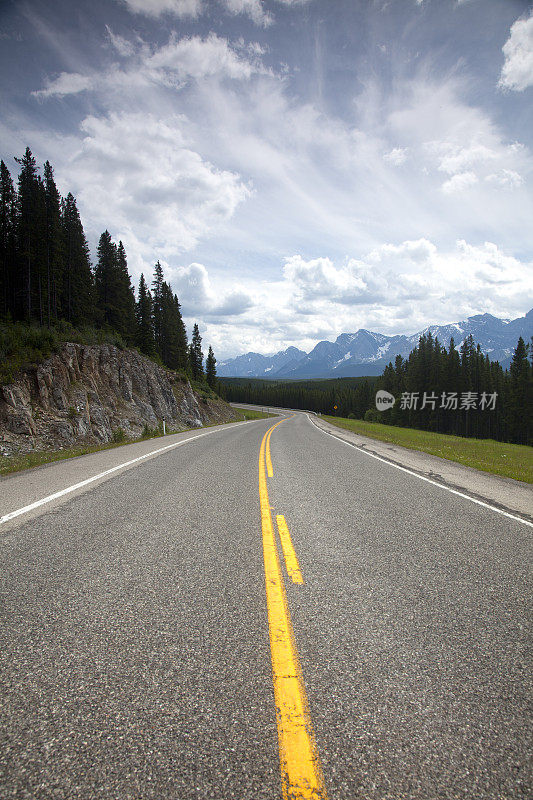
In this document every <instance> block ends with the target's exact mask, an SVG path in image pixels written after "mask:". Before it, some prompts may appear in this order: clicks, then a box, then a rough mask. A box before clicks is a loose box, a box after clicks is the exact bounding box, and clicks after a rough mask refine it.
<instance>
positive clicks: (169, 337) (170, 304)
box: [160, 281, 187, 370]
mask: <svg viewBox="0 0 533 800" xmlns="http://www.w3.org/2000/svg"><path fill="white" fill-rule="evenodd" d="M160 293H161V301H160V354H161V360H162V361H163V364H165V366H167V367H169V368H170V369H179V370H186V369H187V334H186V331H185V325H184V324H183V319H182V317H181V312H180V305H179V302H178V298H177V297H176V295H175V294H173V293H172V289H171V287H170V284H168V283H166V282H165V281H163V283H162V285H161V290H160Z"/></svg>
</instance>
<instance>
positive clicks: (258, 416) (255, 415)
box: [233, 408, 278, 419]
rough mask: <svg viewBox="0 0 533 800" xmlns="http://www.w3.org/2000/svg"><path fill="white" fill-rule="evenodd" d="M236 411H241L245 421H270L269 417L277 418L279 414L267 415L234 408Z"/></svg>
mask: <svg viewBox="0 0 533 800" xmlns="http://www.w3.org/2000/svg"><path fill="white" fill-rule="evenodd" d="M233 410H234V411H239V412H240V413H241V414H242V418H243V419H268V417H277V416H278V415H277V414H267V413H266V412H265V411H253V410H252V409H251V408H234V409H233Z"/></svg>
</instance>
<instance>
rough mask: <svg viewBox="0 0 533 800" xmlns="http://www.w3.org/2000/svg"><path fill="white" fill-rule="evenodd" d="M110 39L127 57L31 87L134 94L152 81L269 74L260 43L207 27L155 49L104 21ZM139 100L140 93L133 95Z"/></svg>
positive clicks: (46, 92)
mask: <svg viewBox="0 0 533 800" xmlns="http://www.w3.org/2000/svg"><path fill="white" fill-rule="evenodd" d="M106 29H107V35H108V39H109V41H110V43H111V45H112V46H113V48H114V49H115V50H116V51H117V52H118V53H119V55H120V56H121V57H123V58H126V59H127V63H126V64H125V65H123V66H118V65H117V64H115V63H113V64H111V66H108V67H107V68H106V69H104V70H102V71H101V72H99V73H92V74H91V75H80V74H78V73H67V72H63V73H61V75H60V76H59V77H58V78H56V79H55V80H52V81H48V82H47V83H46V85H45V87H44V89H39V90H38V91H35V92H32V94H33V95H34V96H35V97H38V98H40V99H44V98H48V97H54V96H61V97H65V96H67V95H71V94H78V93H79V92H82V91H85V90H92V91H99V92H108V91H119V92H123V91H124V90H125V89H132V90H133V91H135V93H136V95H138V93H139V92H140V91H142V89H143V88H146V89H148V88H149V87H150V85H154V84H157V85H161V86H164V87H167V88H170V89H174V90H179V89H181V88H183V87H184V86H185V85H186V84H187V83H188V82H189V81H201V80H204V79H209V78H218V79H220V80H222V79H225V78H228V79H230V80H249V79H250V78H251V77H252V76H253V75H259V74H269V70H267V69H266V68H265V67H264V66H263V64H262V61H261V57H262V55H263V54H264V52H265V51H264V48H262V47H261V45H259V44H257V43H253V42H252V43H250V44H249V45H247V46H246V47H244V46H242V45H241V44H239V43H238V44H236V45H235V46H232V45H231V44H230V43H229V42H228V40H227V39H224V38H222V37H220V36H217V34H215V33H210V34H209V35H208V36H206V37H201V36H185V37H182V38H178V37H177V36H176V34H175V33H172V34H171V35H170V37H169V41H168V42H167V44H165V45H162V46H161V47H158V48H156V49H154V50H151V48H150V47H149V46H148V45H147V44H146V43H145V42H143V41H142V40H141V39H138V38H137V39H136V41H134V42H132V41H130V40H128V39H125V38H124V37H122V36H117V35H116V34H114V33H113V31H112V30H111V29H110V28H109V27H108V26H106ZM136 101H137V102H138V97H136Z"/></svg>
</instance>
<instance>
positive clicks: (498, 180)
mask: <svg viewBox="0 0 533 800" xmlns="http://www.w3.org/2000/svg"><path fill="white" fill-rule="evenodd" d="M485 180H486V181H488V182H489V183H492V184H495V185H496V186H501V187H503V188H508V189H517V188H518V187H519V186H522V184H523V183H524V179H523V177H522V176H521V175H519V174H518V172H515V171H514V170H512V169H502V171H501V172H498V173H493V174H491V175H487V177H486V178H485Z"/></svg>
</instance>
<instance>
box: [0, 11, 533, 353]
mask: <svg viewBox="0 0 533 800" xmlns="http://www.w3.org/2000/svg"><path fill="white" fill-rule="evenodd" d="M0 92H1V94H0V102H1V107H2V115H1V118H0V157H2V158H3V160H4V161H5V163H6V164H7V166H8V167H9V169H10V170H11V173H12V175H13V177H14V179H15V178H16V175H17V164H16V163H15V161H14V156H20V155H22V153H23V152H24V150H25V148H26V147H27V146H28V147H30V149H31V150H32V152H33V154H34V155H35V157H36V159H37V161H38V163H39V164H40V165H42V164H43V163H44V161H46V160H47V159H48V160H49V161H50V162H51V164H52V166H53V167H54V170H55V176H56V181H57V184H58V188H59V190H60V192H61V193H62V194H63V195H66V194H67V193H68V192H69V191H70V192H72V193H73V194H74V196H75V197H76V199H77V201H78V207H79V210H80V214H81V218H82V221H83V224H84V228H85V232H86V235H87V237H88V240H89V244H90V246H91V252H92V254H93V259H94V258H95V253H96V245H97V243H98V239H99V236H100V234H101V233H102V231H103V230H105V229H108V230H109V231H110V233H111V235H112V237H113V239H114V240H115V241H117V242H118V241H119V239H120V240H122V241H123V243H124V246H125V248H126V253H127V256H128V265H129V269H130V272H131V274H132V277H133V281H134V283H135V285H137V284H138V280H139V277H140V274H141V272H144V274H145V276H146V277H147V278H148V280H151V278H152V273H153V266H154V264H155V262H156V261H157V260H158V259H159V260H160V262H161V264H162V265H163V268H164V273H165V277H166V279H167V280H168V281H169V282H170V283H171V285H172V287H173V289H174V291H175V292H176V293H177V294H178V297H179V300H180V303H181V306H182V312H183V316H184V319H185V323H186V325H187V327H188V330H189V333H190V331H191V329H192V325H193V323H194V322H198V324H199V327H200V332H201V335H202V337H203V340H204V347H205V349H206V350H207V345H208V344H211V345H212V346H213V348H214V350H215V354H216V356H217V358H218V359H219V360H221V359H225V358H228V357H232V356H236V355H239V354H241V353H244V352H247V351H249V350H252V351H255V352H259V353H265V354H267V353H274V352H276V351H278V350H281V349H284V348H285V347H288V346H289V345H294V346H296V347H299V348H301V349H303V350H306V351H309V350H310V349H311V348H312V347H313V346H314V345H315V344H316V343H317V341H319V340H321V339H329V340H333V339H335V338H336V336H338V335H339V334H340V333H343V332H354V331H356V330H358V329H359V328H367V329H370V330H374V331H378V332H381V333H385V334H389V335H390V334H396V333H398V334H402V333H414V332H416V331H419V330H422V329H423V328H424V327H426V326H427V325H429V324H433V323H438V324H444V323H447V322H453V321H458V320H461V319H465V318H466V317H467V316H471V315H473V314H478V313H485V312H488V313H491V314H494V315H495V316H499V317H506V318H516V317H519V316H522V315H523V314H524V313H526V312H527V311H528V310H529V309H530V308H531V307H532V306H533V195H532V186H533V152H532V151H533V4H532V3H530V2H525V1H524V0H264V1H262V0H90V2H88V1H87V0H55V1H54V0H0Z"/></svg>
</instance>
